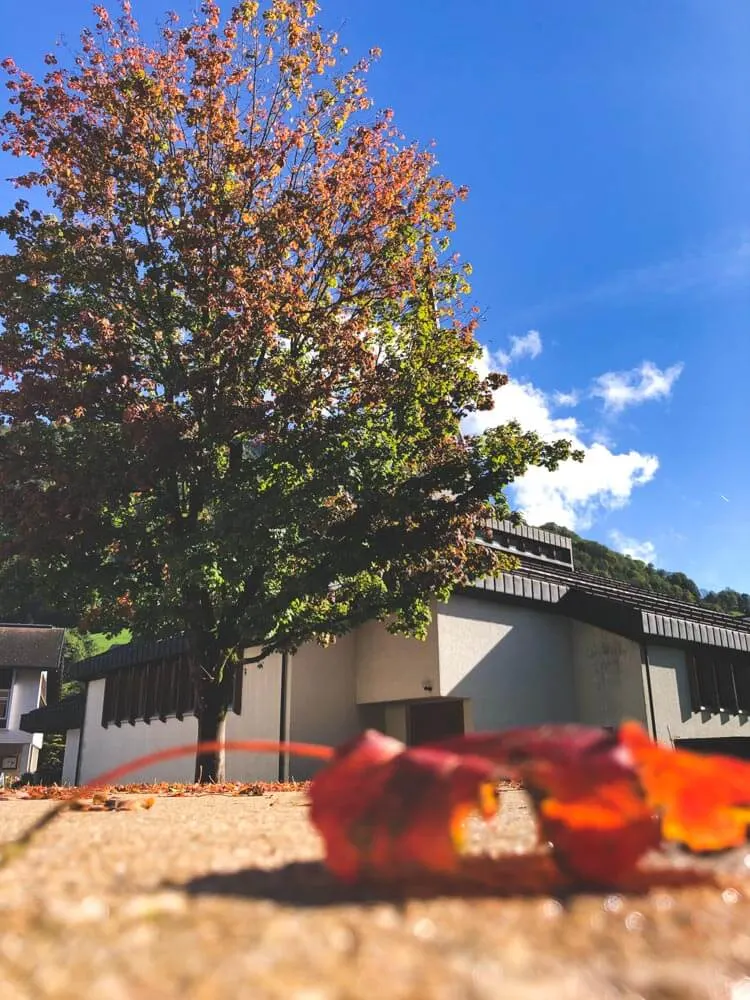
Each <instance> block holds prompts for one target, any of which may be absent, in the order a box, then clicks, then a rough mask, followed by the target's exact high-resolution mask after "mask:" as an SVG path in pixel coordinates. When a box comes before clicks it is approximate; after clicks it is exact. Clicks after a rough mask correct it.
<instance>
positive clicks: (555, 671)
mask: <svg viewBox="0 0 750 1000" xmlns="http://www.w3.org/2000/svg"><path fill="white" fill-rule="evenodd" d="M481 541H482V543H483V544H488V545H492V546H496V547H499V548H500V549H502V550H504V551H508V552H512V553H514V554H515V555H516V556H517V557H518V559H519V563H520V565H519V568H518V569H517V570H515V571H514V572H512V573H504V574H501V575H499V576H498V577H495V578H491V579H487V580H482V581H479V582H477V583H476V584H475V585H473V586H471V587H468V588H466V589H464V590H463V591H462V592H460V593H457V594H455V595H454V596H453V597H452V598H451V600H450V601H449V602H448V603H446V604H436V605H435V609H434V612H435V613H434V620H433V624H432V627H431V630H430V633H429V635H428V638H427V640H426V641H425V642H418V641H416V640H412V639H406V638H402V637H399V636H392V635H390V634H389V633H388V632H387V631H386V629H385V628H384V627H383V626H382V625H381V624H380V623H377V622H371V623H368V624H366V625H364V626H363V627H360V628H358V629H357V630H356V631H354V632H352V633H351V634H350V635H347V636H345V637H344V638H342V639H340V640H339V641H338V642H336V643H335V644H334V645H333V646H331V647H328V648H322V647H319V646H317V645H312V644H311V645H308V646H305V647H303V648H302V649H301V650H299V652H298V653H296V654H295V655H294V656H290V655H282V654H277V655H273V656H269V657H268V658H267V659H265V660H264V661H263V662H262V663H258V664H255V663H249V662H248V663H245V664H244V665H243V667H242V668H241V669H240V671H238V674H237V678H236V685H235V692H234V702H233V706H232V711H231V712H230V715H229V717H228V723H227V738H228V739H252V738H262V739H274V740H275V739H279V738H289V739H293V740H300V741H305V742H317V743H325V744H331V745H335V744H338V743H340V742H342V741H344V740H346V739H348V738H349V737H351V736H353V735H355V734H356V733H357V732H359V731H360V730H361V729H363V728H365V727H374V728H378V729H381V730H382V731H384V732H386V733H388V734H390V735H392V736H395V737H397V738H399V739H401V740H403V741H405V742H407V743H412V744H414V743H420V742H425V741H427V740H434V739H438V738H440V737H443V736H448V735H453V734H457V733H461V732H469V731H472V730H477V731H478V730H487V729H503V728H506V727H510V726H525V725H538V724H540V723H545V722H552V723H562V722H582V723H587V724H591V725H599V726H615V725H617V724H618V723H619V722H620V721H621V720H623V719H627V718H629V719H636V720H638V721H640V722H641V723H642V724H643V725H644V726H646V727H647V728H648V730H649V731H650V732H651V733H652V735H654V736H655V737H656V738H657V739H659V740H661V741H663V742H665V743H668V744H672V745H686V746H690V747H691V748H693V749H699V750H701V749H705V750H711V751H723V752H729V753H735V754H741V755H748V756H750V749H749V748H750V621H748V620H746V619H743V618H734V617H731V616H728V615H723V614H719V613H716V612H712V611H707V610H705V609H703V608H700V607H697V606H696V605H692V604H687V603H682V602H678V601H672V600H667V599H664V598H660V597H658V596H657V595H655V594H652V593H650V592H646V591H640V590H636V589H634V588H631V587H627V586H623V585H620V584H617V583H614V582H613V581H610V580H605V579H602V578H599V577H593V576H586V575H585V574H581V573H577V572H576V571H575V568H574V565H573V554H572V548H571V543H570V540H569V539H567V538H565V537H563V536H560V535H556V534H552V533H550V532H546V531H542V530H539V529H535V528H528V527H525V526H521V527H513V526H512V525H511V524H509V523H508V522H502V523H499V524H495V525H494V529H493V530H488V531H487V532H486V534H485V536H484V537H483V539H482V540H481ZM252 652H253V651H252V650H251V649H248V650H247V651H246V658H247V659H249V658H250V657H251V656H252ZM74 672H75V676H77V677H78V678H79V679H80V680H82V681H84V682H85V684H86V696H85V698H83V699H80V700H79V701H78V702H77V703H70V704H66V703H63V706H58V707H57V708H54V709H52V708H47V709H42V710H40V711H39V712H38V713H35V714H34V725H36V726H37V727H40V728H41V729H43V730H46V731H52V730H51V729H50V726H49V724H48V721H45V720H49V719H51V718H52V714H51V713H52V712H57V713H58V714H59V715H60V717H59V718H57V721H56V722H55V724H56V725H60V723H61V722H65V725H66V728H67V730H68V737H67V745H66V755H65V770H64V778H65V780H66V781H70V782H71V783H72V782H85V781H88V780H91V779H92V778H94V777H95V776H96V775H97V774H98V773H101V772H102V771H104V770H106V769H108V768H110V767H113V766H116V765H118V764H120V763H123V762H125V761H127V760H129V759H133V758H135V757H138V756H140V755H142V754H144V753H147V752H149V751H151V750H156V749H161V748H166V747H169V746H174V745H179V744H190V743H193V742H194V741H195V739H196V737H197V724H196V721H195V719H194V717H193V716H192V714H191V703H192V693H191V687H190V683H189V663H188V659H187V650H186V647H185V643H184V641H183V640H182V639H181V638H179V637H177V638H174V639H169V640H163V641H160V642H137V643H131V644H129V645H127V646H118V647H115V648H114V649H112V650H110V651H109V652H106V653H103V654H101V655H99V656H95V657H91V658H90V659H88V660H84V661H82V662H80V663H78V664H76V665H75V667H74ZM60 713H62V714H60ZM63 716H64V717H63ZM315 767H316V765H315V764H314V763H313V762H310V761H308V760H303V759H298V758H295V757H292V758H291V760H287V759H284V758H283V757H282V758H281V759H276V758H274V757H273V756H253V755H231V756H230V758H229V760H228V763H227V771H228V777H229V778H230V780H258V779H266V780H273V779H276V778H278V777H279V776H280V775H289V776H291V777H292V778H298V779H302V778H306V777H309V776H310V774H311V773H313V771H314V769H315ZM192 768H193V762H192V760H191V759H190V757H188V756H186V757H185V758H184V759H177V760H174V761H170V762H168V763H165V764H163V765H160V766H157V767H154V768H152V769H150V770H147V771H143V772H139V773H136V774H134V775H133V780H153V779H157V778H158V779H160V780H175V781H184V780H191V779H192Z"/></svg>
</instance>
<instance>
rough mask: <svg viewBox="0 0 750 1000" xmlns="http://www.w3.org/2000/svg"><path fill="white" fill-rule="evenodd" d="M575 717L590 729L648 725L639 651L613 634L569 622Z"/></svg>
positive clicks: (631, 643) (590, 626) (628, 640)
mask: <svg viewBox="0 0 750 1000" xmlns="http://www.w3.org/2000/svg"><path fill="white" fill-rule="evenodd" d="M571 626H572V634H573V661H574V664H575V689H576V699H577V704H578V717H579V719H580V721H581V722H584V723H587V724H588V725H593V726H616V725H617V724H618V723H620V722H622V721H623V720H624V719H635V720H636V721H638V722H641V723H643V725H647V706H646V692H645V686H644V674H643V666H642V662H641V648H640V646H639V644H638V643H637V642H633V641H632V640H631V639H624V638H623V637H622V636H619V635H615V634H614V633H613V632H606V631H605V630H604V629H601V628H596V627H595V626H594V625H584V624H582V623H581V622H571Z"/></svg>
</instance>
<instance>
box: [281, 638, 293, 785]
mask: <svg viewBox="0 0 750 1000" xmlns="http://www.w3.org/2000/svg"><path fill="white" fill-rule="evenodd" d="M291 691H292V656H291V653H286V652H284V653H282V654H281V686H280V691H279V743H288V742H289V739H290V730H291V728H292V727H291V715H292V698H291ZM279 781H289V751H288V750H281V751H280V752H279Z"/></svg>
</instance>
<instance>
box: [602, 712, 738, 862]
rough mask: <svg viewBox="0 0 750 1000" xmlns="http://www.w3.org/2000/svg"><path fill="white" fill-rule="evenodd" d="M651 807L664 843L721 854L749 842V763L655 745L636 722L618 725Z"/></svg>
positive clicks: (620, 736) (621, 738) (624, 745)
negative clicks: (666, 841) (669, 841)
mask: <svg viewBox="0 0 750 1000" xmlns="http://www.w3.org/2000/svg"><path fill="white" fill-rule="evenodd" d="M619 738H620V741H621V743H622V745H623V747H625V748H627V750H628V752H629V753H630V754H631V755H632V758H633V761H634V764H635V768H636V770H637V772H638V775H639V779H640V781H641V784H642V785H643V788H644V791H645V793H646V798H647V801H648V803H649V805H650V806H651V807H652V808H653V809H655V810H658V811H659V813H660V815H661V835H662V837H663V839H664V840H672V841H677V842H679V843H683V844H684V845H685V846H686V847H688V848H689V849H690V850H692V851H721V850H726V849H727V848H729V847H739V846H740V845H741V844H744V843H745V842H746V840H747V832H748V825H749V824H750V764H747V763H745V762H744V761H741V760H737V759H736V758H733V757H723V756H720V755H718V754H716V755H711V756H708V755H706V756H703V755H701V754H694V753H689V752H687V751H684V750H671V749H669V748H667V747H663V746H661V745H660V744H658V743H654V742H652V740H650V739H649V737H648V736H647V734H646V733H645V732H644V731H643V730H642V729H641V727H640V726H638V725H637V724H636V723H631V722H626V723H623V725H622V726H621V727H620V732H619Z"/></svg>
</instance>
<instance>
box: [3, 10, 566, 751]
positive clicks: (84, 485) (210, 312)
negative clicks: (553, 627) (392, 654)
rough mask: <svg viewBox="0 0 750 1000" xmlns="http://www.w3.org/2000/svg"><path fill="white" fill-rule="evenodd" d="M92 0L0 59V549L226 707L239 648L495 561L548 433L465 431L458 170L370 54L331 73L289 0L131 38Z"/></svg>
mask: <svg viewBox="0 0 750 1000" xmlns="http://www.w3.org/2000/svg"><path fill="white" fill-rule="evenodd" d="M95 12H96V18H97V21H96V25H95V26H94V27H93V28H92V29H90V30H89V29H87V30H84V32H83V34H82V36H81V50H80V54H79V55H78V56H77V57H76V58H75V62H74V64H73V65H70V66H64V65H62V64H60V63H58V56H57V55H55V54H54V53H50V54H48V55H47V57H46V62H47V64H48V72H47V73H46V75H45V76H44V78H43V79H42V80H39V81H38V80H36V79H34V78H33V77H32V76H30V75H29V74H27V73H26V72H24V71H23V70H22V69H19V68H18V67H17V66H16V65H15V63H14V62H13V60H12V59H6V60H5V62H4V63H3V66H4V68H5V70H6V73H7V75H8V86H9V87H10V88H11V108H10V110H9V111H8V112H7V113H6V114H5V115H4V117H3V118H2V120H1V121H0V141H1V142H2V148H3V149H4V150H5V151H6V152H10V153H11V154H12V155H14V156H16V157H19V158H20V159H21V160H22V161H23V163H24V166H26V165H28V166H29V169H28V170H26V171H25V172H23V173H21V174H19V176H18V177H17V178H16V180H15V183H16V186H17V187H18V188H19V189H21V190H22V191H23V190H24V189H26V190H28V191H29V192H31V193H30V194H29V195H28V196H27V198H28V200H27V198H26V197H25V198H22V199H20V200H19V201H17V202H16V203H15V205H13V206H11V207H10V208H9V210H8V211H6V212H5V214H3V215H2V216H0V233H1V234H3V236H4V237H5V238H6V239H7V240H8V241H10V244H11V249H10V251H8V252H5V253H3V254H2V255H0V322H1V323H2V326H3V336H2V339H1V340H0V373H1V374H2V378H3V382H2V387H1V388H0V417H1V419H2V422H3V432H2V433H1V434H0V523H1V524H2V525H3V526H4V530H5V534H4V536H3V537H4V538H5V541H4V543H3V545H2V554H3V555H4V556H5V558H6V559H12V560H14V561H16V562H17V563H18V564H19V565H20V567H22V568H24V570H29V569H31V571H33V570H34V568H35V567H36V568H38V569H40V570H41V572H39V573H36V574H35V585H36V584H38V585H39V586H40V587H41V588H42V589H43V591H44V595H45V597H46V598H47V599H48V600H49V601H50V602H54V603H55V604H57V605H59V606H62V607H64V608H65V609H66V610H67V611H68V612H70V613H72V614H74V615H75V617H76V618H78V619H80V622H81V623H82V625H83V626H84V627H87V628H90V629H97V630H100V629H105V630H110V631H117V630H119V629H121V628H128V629H130V630H132V632H133V634H135V635H163V634H168V633H174V632H175V631H185V632H186V633H187V634H188V636H189V637H190V640H191V644H192V648H193V650H194V652H195V658H196V662H197V663H198V664H199V669H198V671H197V673H196V684H197V690H198V695H197V704H196V711H197V713H198V716H199V723H200V721H201V718H206V719H207V718H209V717H211V718H214V720H215V721H216V720H218V722H220V721H221V718H222V717H223V712H224V710H225V707H226V699H227V697H228V693H227V692H228V690H229V689H228V686H227V681H226V675H227V673H228V668H229V666H230V665H231V664H233V663H234V662H235V661H236V658H237V655H238V650H239V649H240V648H241V647H242V646H243V645H255V646H257V647H258V654H257V655H258V657H259V658H261V657H264V656H267V655H269V654H270V653H272V652H273V651H275V650H289V649H294V648H295V647H297V646H298V645H299V644H301V643H303V642H305V641H309V640H311V639H318V640H320V641H328V640H329V639H331V638H332V637H335V636H336V635H339V634H342V633H344V632H346V631H347V630H349V629H351V628H352V627H354V626H356V625H357V624H358V623H360V622H362V621H364V620H367V619H372V618H377V619H381V620H383V621H387V622H388V624H389V627H391V628H393V629H395V630H401V631H406V632H408V633H410V634H416V635H420V634H424V632H425V630H426V628H427V625H428V623H429V614H430V612H429V608H430V599H431V597H433V596H434V595H436V594H437V595H440V596H443V597H445V596H447V595H448V594H449V593H450V591H451V589H452V588H453V587H455V586H456V585H459V584H461V583H463V582H465V581H466V580H468V579H470V578H472V577H476V576H478V575H482V574H486V573H489V572H492V571H493V570H495V569H497V568H498V567H499V566H500V564H501V559H502V557H500V556H498V555H497V554H496V553H494V552H492V551H491V550H490V549H488V548H486V547H482V546H478V545H476V544H474V543H473V537H474V526H475V524H476V522H477V519H478V518H480V517H481V516H482V515H483V513H485V512H486V510H487V505H488V503H493V504H495V505H496V507H497V509H498V510H499V511H500V512H501V513H502V514H505V513H507V512H508V506H507V501H506V498H505V494H504V489H505V487H506V486H507V485H508V483H510V482H511V481H512V480H513V479H514V478H515V477H516V476H518V475H520V474H522V473H523V472H524V471H525V469H526V468H527V467H528V466H529V465H531V464H535V465H541V466H545V467H548V468H554V467H555V466H556V465H557V464H558V463H559V462H560V461H562V460H564V459H566V458H568V457H569V454H570V452H569V448H568V445H567V444H566V443H565V442H555V443H552V444H546V443H544V442H543V441H542V440H540V439H539V438H538V437H537V436H536V435H535V434H530V433H524V432H522V431H521V429H520V427H519V426H518V425H517V424H515V423H510V424H507V425H505V426H502V427H498V428H495V429H493V430H490V431H488V432H486V433H485V434H483V435H481V436H468V437H467V436H462V435H461V434H460V430H459V428H460V422H461V420H462V418H463V417H465V416H466V415H467V414H469V413H471V412H472V411H474V410H476V409H484V408H489V407H491V405H492V391H493V390H494V389H497V388H499V387H500V386H501V385H502V384H503V382H504V376H501V375H498V374H495V375H491V376H489V377H488V378H486V379H482V378H480V376H479V375H478V374H477V368H476V362H477V358H478V355H479V350H480V349H479V346H478V344H477V342H476V340H475V338H474V333H475V329H476V323H477V319H476V313H477V311H478V310H477V307H476V306H475V305H472V304H471V302H470V299H469V292H470V289H469V286H468V273H469V270H470V269H469V268H468V266H466V265H464V264H462V263H461V261H460V259H459V258H458V257H457V256H456V255H455V254H453V253H452V252H451V249H450V247H449V234H450V233H451V231H452V230H453V229H454V205H455V202H456V199H457V198H459V197H462V196H463V195H464V193H465V192H463V191H462V190H461V189H457V188H456V187H454V185H453V184H452V183H451V182H449V181H448V180H446V179H445V178H443V177H440V176H439V175H438V174H436V172H435V161H434V158H433V156H432V155H431V154H430V153H429V152H427V151H425V150H423V149H421V148H420V147H418V146H417V145H416V144H414V143H409V142H407V141H406V139H405V138H404V137H403V136H402V135H401V134H400V133H399V132H398V130H397V128H396V127H395V125H394V123H393V120H392V114H391V112H389V111H383V112H375V111H373V109H372V104H371V101H370V99H369V97H368V96H367V92H366V85H365V75H366V71H367V69H368V64H369V61H370V59H372V58H375V57H376V56H377V53H376V52H375V51H373V52H372V53H371V54H370V57H369V58H368V59H364V60H360V61H358V62H354V63H353V64H351V65H348V66H345V67H344V68H339V66H338V65H337V64H338V63H339V62H341V61H345V60H346V58H347V57H346V54H345V50H343V49H342V48H341V47H340V46H339V43H338V40H337V38H336V36H335V35H331V34H327V33H326V32H325V31H324V30H323V29H322V28H321V26H320V24H319V22H318V20H317V15H316V5H315V4H314V3H312V2H310V0H268V2H266V3H264V4H260V3H258V2H255V0H245V2H243V3H240V4H239V5H237V6H236V7H235V8H233V9H232V10H231V11H229V12H228V14H227V15H226V16H225V17H222V14H221V11H220V9H219V7H218V5H217V4H216V3H214V2H213V0H205V2H203V3H202V4H201V6H200V11H199V12H198V13H197V14H196V16H195V17H194V19H193V20H191V21H190V22H188V23H184V24H181V23H179V22H178V21H177V19H176V17H175V16H170V17H169V18H168V20H167V22H166V23H165V25H164V26H163V28H162V29H161V31H160V36H159V38H158V40H157V41H156V42H155V43H153V44H151V43H149V42H147V41H146V40H144V38H143V37H142V36H141V33H140V31H139V28H138V25H137V23H136V22H135V20H134V18H133V16H132V14H131V9H130V4H129V3H128V2H127V0H124V2H123V3H122V4H121V9H120V11H119V14H118V15H117V16H112V15H110V14H109V13H108V12H107V11H106V10H105V9H104V8H103V7H96V8H95ZM217 724H218V723H217ZM212 725H213V724H212ZM215 731H216V726H215V725H213V729H212V728H211V725H208V726H207V728H204V729H202V730H201V732H202V734H203V735H208V736H210V735H211V734H212V732H213V733H215Z"/></svg>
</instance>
